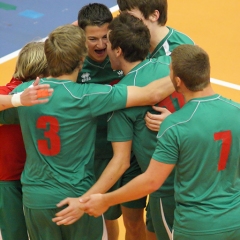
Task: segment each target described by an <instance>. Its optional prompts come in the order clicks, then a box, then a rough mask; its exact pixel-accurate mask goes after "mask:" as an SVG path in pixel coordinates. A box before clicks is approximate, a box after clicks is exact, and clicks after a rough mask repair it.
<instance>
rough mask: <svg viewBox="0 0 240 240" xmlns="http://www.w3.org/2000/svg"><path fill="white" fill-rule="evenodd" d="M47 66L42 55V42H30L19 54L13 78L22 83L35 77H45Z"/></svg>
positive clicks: (43, 54)
mask: <svg viewBox="0 0 240 240" xmlns="http://www.w3.org/2000/svg"><path fill="white" fill-rule="evenodd" d="M47 76H48V66H47V59H46V56H45V53H44V42H30V43H28V44H26V45H25V46H24V47H23V48H22V49H21V51H20V52H19V55H18V59H17V63H16V67H15V72H14V74H13V77H14V78H17V79H19V80H21V81H23V82H27V81H30V80H33V79H35V78H36V77H47Z"/></svg>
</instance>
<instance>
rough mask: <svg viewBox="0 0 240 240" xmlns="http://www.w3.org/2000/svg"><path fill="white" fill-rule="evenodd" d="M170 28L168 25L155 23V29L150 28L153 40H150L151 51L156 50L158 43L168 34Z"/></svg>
mask: <svg viewBox="0 0 240 240" xmlns="http://www.w3.org/2000/svg"><path fill="white" fill-rule="evenodd" d="M168 33H169V29H168V28H167V27H166V26H160V25H157V26H156V25H155V27H154V28H153V29H151V30H150V34H151V40H150V45H151V46H150V53H152V52H153V51H154V49H155V48H156V47H157V45H158V44H159V43H160V42H161V41H162V40H163V39H164V38H165V37H166V36H167V34H168Z"/></svg>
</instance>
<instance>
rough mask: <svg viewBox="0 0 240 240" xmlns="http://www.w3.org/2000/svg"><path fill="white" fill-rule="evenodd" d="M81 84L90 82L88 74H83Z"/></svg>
mask: <svg viewBox="0 0 240 240" xmlns="http://www.w3.org/2000/svg"><path fill="white" fill-rule="evenodd" d="M81 78H82V82H88V81H90V80H91V77H90V73H83V74H82V76H81Z"/></svg>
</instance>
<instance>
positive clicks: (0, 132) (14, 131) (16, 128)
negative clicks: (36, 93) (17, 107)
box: [0, 78, 26, 181]
mask: <svg viewBox="0 0 240 240" xmlns="http://www.w3.org/2000/svg"><path fill="white" fill-rule="evenodd" d="M21 83H22V81H20V80H18V79H14V78H12V80H11V81H10V82H9V83H8V84H7V85H6V86H2V87H0V94H4V95H8V94H9V93H10V92H11V91H12V90H13V89H14V88H15V87H16V86H18V85H19V84H21ZM25 161H26V152H25V147H24V144H23V139H22V132H21V128H20V125H2V126H0V181H13V180H19V179H20V176H21V173H22V171H23V167H24V164H25Z"/></svg>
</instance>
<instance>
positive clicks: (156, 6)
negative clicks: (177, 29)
mask: <svg viewBox="0 0 240 240" xmlns="http://www.w3.org/2000/svg"><path fill="white" fill-rule="evenodd" d="M117 3H118V6H119V9H120V11H130V10H132V9H134V8H138V9H139V11H140V12H141V13H142V14H143V16H144V18H145V19H149V16H150V15H151V14H152V13H153V12H154V11H155V10H158V11H159V14H160V17H159V19H158V23H159V24H160V25H162V26H163V25H165V24H166V22H167V10H168V3H167V0H117Z"/></svg>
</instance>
